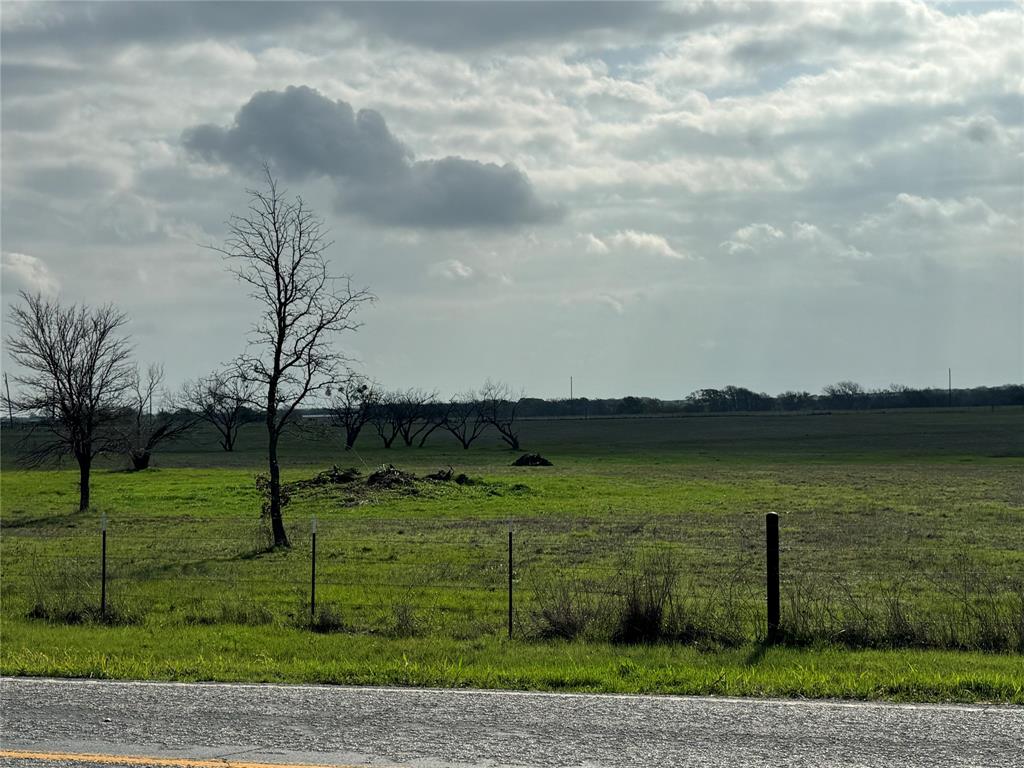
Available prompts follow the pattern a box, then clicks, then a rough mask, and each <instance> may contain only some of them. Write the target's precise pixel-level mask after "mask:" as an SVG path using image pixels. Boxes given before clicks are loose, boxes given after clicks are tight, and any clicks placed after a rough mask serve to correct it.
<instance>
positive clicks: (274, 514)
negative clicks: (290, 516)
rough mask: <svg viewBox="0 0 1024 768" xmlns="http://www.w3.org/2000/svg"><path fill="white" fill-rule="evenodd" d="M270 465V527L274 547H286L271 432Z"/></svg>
mask: <svg viewBox="0 0 1024 768" xmlns="http://www.w3.org/2000/svg"><path fill="white" fill-rule="evenodd" d="M267 456H268V459H269V464H270V526H271V528H272V530H273V532H274V547H275V548H276V547H288V546H291V545H290V544H289V543H288V534H287V533H285V530H284V520H283V519H282V517H281V467H280V465H279V464H278V463H277V435H275V434H274V433H273V431H271V433H270V446H269V450H268V451H267Z"/></svg>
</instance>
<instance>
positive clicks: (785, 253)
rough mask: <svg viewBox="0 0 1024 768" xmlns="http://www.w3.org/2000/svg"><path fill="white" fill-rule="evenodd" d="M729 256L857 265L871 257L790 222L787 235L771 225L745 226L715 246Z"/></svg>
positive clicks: (821, 232)
mask: <svg viewBox="0 0 1024 768" xmlns="http://www.w3.org/2000/svg"><path fill="white" fill-rule="evenodd" d="M718 247H719V249H721V250H723V251H725V252H726V253H728V254H729V255H730V256H737V255H741V254H749V255H763V256H772V257H774V258H775V259H778V260H784V259H786V258H787V257H788V258H809V259H812V260H815V261H822V260H824V261H846V260H852V261H859V260H863V259H869V258H871V253H869V252H867V251H863V250H861V249H859V248H857V247H856V246H853V245H850V244H849V243H845V242H843V241H842V240H840V239H839V238H838V237H836V236H835V235H832V234H830V233H828V232H825V231H824V230H822V229H821V228H820V227H818V226H817V225H816V224H810V223H808V222H805V221H794V222H793V223H792V224H791V225H790V227H789V231H788V232H784V231H783V230H781V229H779V228H777V227H774V226H772V225H771V224H748V225H747V226H745V227H740V228H739V229H737V230H736V231H735V232H733V234H732V236H731V238H730V239H728V240H725V241H723V242H722V243H719V245H718Z"/></svg>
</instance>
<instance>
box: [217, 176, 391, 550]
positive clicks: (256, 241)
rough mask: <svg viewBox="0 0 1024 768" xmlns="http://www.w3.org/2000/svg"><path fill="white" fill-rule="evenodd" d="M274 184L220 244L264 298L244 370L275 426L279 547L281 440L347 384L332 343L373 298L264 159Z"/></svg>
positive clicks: (277, 537) (272, 445) (272, 464)
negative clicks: (307, 407)
mask: <svg viewBox="0 0 1024 768" xmlns="http://www.w3.org/2000/svg"><path fill="white" fill-rule="evenodd" d="M264 176H265V182H266V187H265V188H264V189H262V190H249V195H250V203H249V208H248V211H247V212H246V213H245V214H244V215H242V216H232V217H231V219H230V221H229V222H228V231H229V236H228V239H227V241H226V242H225V243H224V245H223V246H222V247H219V248H214V250H216V251H218V252H220V253H221V254H223V255H224V256H225V257H226V258H227V259H228V260H229V261H231V262H232V263H233V265H234V269H233V271H234V273H235V275H236V276H237V277H238V279H239V280H241V281H242V282H244V283H246V284H247V285H248V286H249V287H250V288H251V289H252V290H251V293H250V296H252V298H254V299H255V300H256V301H257V303H258V304H259V305H260V314H259V319H258V320H257V322H256V323H255V324H254V326H253V329H252V334H251V339H250V344H249V349H248V350H247V351H246V352H245V353H244V354H242V355H241V356H239V358H238V360H237V362H236V372H237V374H238V376H239V377H240V378H241V379H242V380H243V381H245V382H252V383H255V384H256V385H257V386H258V387H259V391H260V392H261V393H262V402H263V403H264V404H265V408H266V410H265V420H266V426H267V465H268V468H269V478H268V482H267V497H268V498H267V505H266V506H267V513H268V515H269V517H270V525H271V530H272V532H273V537H274V546H275V547H287V546H288V536H287V534H286V533H285V529H284V521H283V519H282V515H281V506H282V505H281V466H280V464H279V462H278V445H279V443H280V440H281V434H282V433H283V431H284V429H285V427H286V426H287V425H288V424H289V423H290V422H291V420H292V418H293V417H294V416H295V413H296V409H298V408H299V406H301V405H302V404H303V403H304V402H306V401H308V400H312V399H315V398H317V397H318V396H320V395H323V394H326V392H327V391H329V390H330V389H332V388H336V387H338V386H340V385H341V384H343V382H344V379H345V369H344V363H345V357H344V356H343V355H342V354H341V353H339V352H337V351H336V350H335V349H334V348H333V346H332V342H333V340H334V337H335V336H336V335H337V334H339V333H341V332H343V331H353V330H355V329H357V328H358V327H359V324H358V323H356V322H355V320H354V316H355V313H356V311H357V310H358V309H359V307H360V306H361V305H362V304H363V303H364V302H366V301H370V300H371V299H372V298H373V297H372V296H371V295H370V293H369V292H367V291H366V290H356V291H354V290H353V289H352V284H351V279H350V278H349V277H348V276H344V277H341V278H334V277H332V276H331V275H330V273H329V271H328V269H327V261H326V257H325V254H326V252H327V249H328V248H329V247H330V245H331V243H330V242H329V241H328V240H327V239H326V230H325V229H324V225H323V222H322V221H321V220H320V219H319V218H318V217H317V216H316V215H314V214H313V212H312V211H310V210H309V208H308V207H307V206H306V204H305V203H304V202H303V200H302V198H301V197H296V198H294V199H292V198H288V197H287V196H286V194H285V192H284V191H283V190H281V189H279V188H278V185H277V181H276V180H275V179H274V177H273V175H272V174H271V172H270V169H269V167H267V166H264Z"/></svg>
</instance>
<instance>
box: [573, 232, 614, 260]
mask: <svg viewBox="0 0 1024 768" xmlns="http://www.w3.org/2000/svg"><path fill="white" fill-rule="evenodd" d="M579 237H580V239H581V240H582V241H583V249H584V250H585V251H586V252H587V253H596V254H598V255H601V254H605V253H608V251H610V250H611V249H610V248H609V247H608V246H607V245H605V243H604V241H603V240H601V238H599V237H596V236H595V235H593V234H590V233H587V234H585V235H580V236H579Z"/></svg>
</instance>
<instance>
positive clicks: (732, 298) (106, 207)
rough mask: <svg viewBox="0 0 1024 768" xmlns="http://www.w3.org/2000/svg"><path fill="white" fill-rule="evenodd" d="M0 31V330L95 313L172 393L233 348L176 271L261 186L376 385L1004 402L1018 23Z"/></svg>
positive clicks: (164, 24)
mask: <svg viewBox="0 0 1024 768" xmlns="http://www.w3.org/2000/svg"><path fill="white" fill-rule="evenodd" d="M0 23H2V40H0V75H2V78H0V80H2V82H0V106H2V115H0V136H2V158H0V160H2V165H0V168H2V170H0V174H2V178H0V195H2V205H0V240H2V286H0V293H2V300H3V305H4V320H5V322H6V320H7V317H8V308H9V307H10V305H11V303H12V302H15V301H17V300H18V299H17V293H18V291H19V290H27V291H31V292H35V291H40V292H43V293H45V294H47V295H53V296H57V297H59V299H60V300H61V301H64V302H68V303H70V302H85V303H88V304H100V303H105V302H113V303H115V304H116V305H117V306H119V307H120V308H121V309H123V310H124V311H125V312H126V313H127V314H128V315H129V316H130V318H131V321H130V324H129V326H128V331H129V332H130V334H131V336H132V339H133V342H134V344H135V349H136V355H137V357H138V358H139V360H140V361H141V362H143V363H149V362H160V363H163V364H164V366H165V369H166V372H167V380H168V383H169V384H171V385H173V384H175V383H178V382H181V381H183V380H185V379H187V378H192V377H196V376H199V375H202V374H204V373H206V372H208V371H210V370H212V369H214V368H216V367H217V366H219V365H221V364H223V363H225V362H227V361H229V360H231V359H233V358H234V357H235V356H236V355H238V354H239V353H240V352H241V351H242V350H243V349H244V348H245V344H246V338H247V332H248V329H249V328H250V326H251V325H252V323H253V322H254V321H255V319H256V316H257V311H258V307H257V305H256V304H255V303H254V302H253V301H252V300H251V299H250V298H249V297H248V295H247V292H246V290H245V287H244V286H243V285H241V284H239V283H238V282H237V281H236V280H235V278H234V277H233V276H232V274H231V273H230V272H229V271H228V269H227V268H226V265H225V263H224V261H223V259H222V258H221V257H220V255H219V254H218V253H217V252H216V251H214V250H211V249H210V248H209V247H207V246H210V245H214V246H217V245H221V244H223V242H224V240H225V237H226V235H227V228H226V222H227V220H228V218H229V217H230V215H231V214H232V213H239V212H242V211H243V210H244V208H245V206H246V201H247V194H246V189H251V188H253V187H255V186H258V185H259V184H260V178H259V168H260V165H261V163H263V162H266V163H268V164H269V165H270V167H271V168H272V169H273V172H274V174H275V175H276V176H277V177H278V178H279V179H280V181H281V183H282V185H283V186H284V187H285V188H286V189H287V190H288V191H289V193H290V194H295V195H301V196H302V197H303V199H304V200H305V201H306V203H307V204H308V205H310V206H311V207H312V208H313V209H314V210H315V211H316V212H317V213H318V214H319V215H320V216H321V217H322V218H323V219H324V221H325V224H326V226H327V227H328V228H329V230H330V237H331V239H332V240H333V245H332V246H331V247H330V249H329V251H328V258H329V262H330V264H331V268H332V270H333V272H334V273H335V274H338V275H343V274H347V275H351V276H352V280H353V283H354V284H355V285H356V286H359V287H362V286H366V287H367V288H369V289H370V290H371V291H372V293H373V294H374V295H375V296H376V297H377V300H376V302H374V304H373V305H371V306H367V307H365V308H364V309H363V310H362V311H361V312H360V319H361V321H362V327H361V328H359V330H358V331H356V332H354V333H349V334H343V335H341V336H339V337H338V339H337V343H338V347H339V348H340V349H342V350H343V351H344V352H345V353H346V354H348V355H350V356H352V357H353V358H355V359H356V360H358V364H357V365H358V368H359V369H360V370H361V371H362V372H364V373H365V374H367V375H369V376H371V377H373V378H375V379H377V380H379V381H380V382H381V383H382V384H383V385H384V386H385V387H388V388H406V387H413V386H416V387H421V388H424V389H428V390H434V389H436V390H437V391H438V393H439V394H441V395H442V396H447V395H450V394H453V393H456V392H461V391H463V390H466V389H469V388H471V387H474V386H480V384H482V383H483V381H484V380H485V379H486V378H491V379H496V380H502V381H505V382H508V383H509V384H510V385H511V386H513V387H514V388H515V389H517V390H521V391H522V392H523V393H524V394H526V395H529V396H535V397H564V396H567V395H568V390H569V378H570V376H572V377H573V380H574V391H575V394H576V395H577V396H590V397H602V396H623V395H649V396H656V397H662V398H673V399H674V398H681V397H684V396H685V395H686V394H688V393H689V392H691V391H693V390H695V389H698V388H702V387H721V386H725V385H727V384H734V385H739V386H746V387H750V388H751V389H755V390H758V391H767V392H769V393H777V392H780V391H783V390H790V389H795V390H808V391H811V392H816V391H820V390H821V388H822V387H823V386H825V385H827V384H829V383H831V382H835V381H839V380H854V381H857V382H860V383H861V384H862V385H864V386H866V387H884V386H886V385H888V384H891V383H900V384H906V385H910V386H944V385H945V383H946V376H947V369H948V368H952V375H953V383H954V386H976V385H997V384H1004V383H1011V382H1013V383H1020V382H1021V381H1024V137H1022V130H1024V6H1022V5H1021V4H1020V3H1019V2H1018V3H930V4H925V3H920V2H907V3H898V4H896V3H865V4H858V3H853V2H849V3H847V2H844V3H842V4H833V3H812V4H803V3H792V2H787V3H781V4H771V3H686V4H677V5H661V4H655V3H632V2H630V3H611V2H609V3H598V4H590V3H584V2H570V3H518V4H506V3H479V4H446V3H428V2H415V3H384V4H360V3H354V4H346V5H335V4H329V3H313V4H303V3H286V4H277V3H256V4H242V3H213V2H209V3H158V2H154V3H148V2H147V3H130V2H127V3H100V4H90V3H72V4H67V5H65V4H58V3H38V4H20V3H14V2H4V4H3V8H2V12H0ZM8 330H9V329H8ZM5 363H6V358H5Z"/></svg>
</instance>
